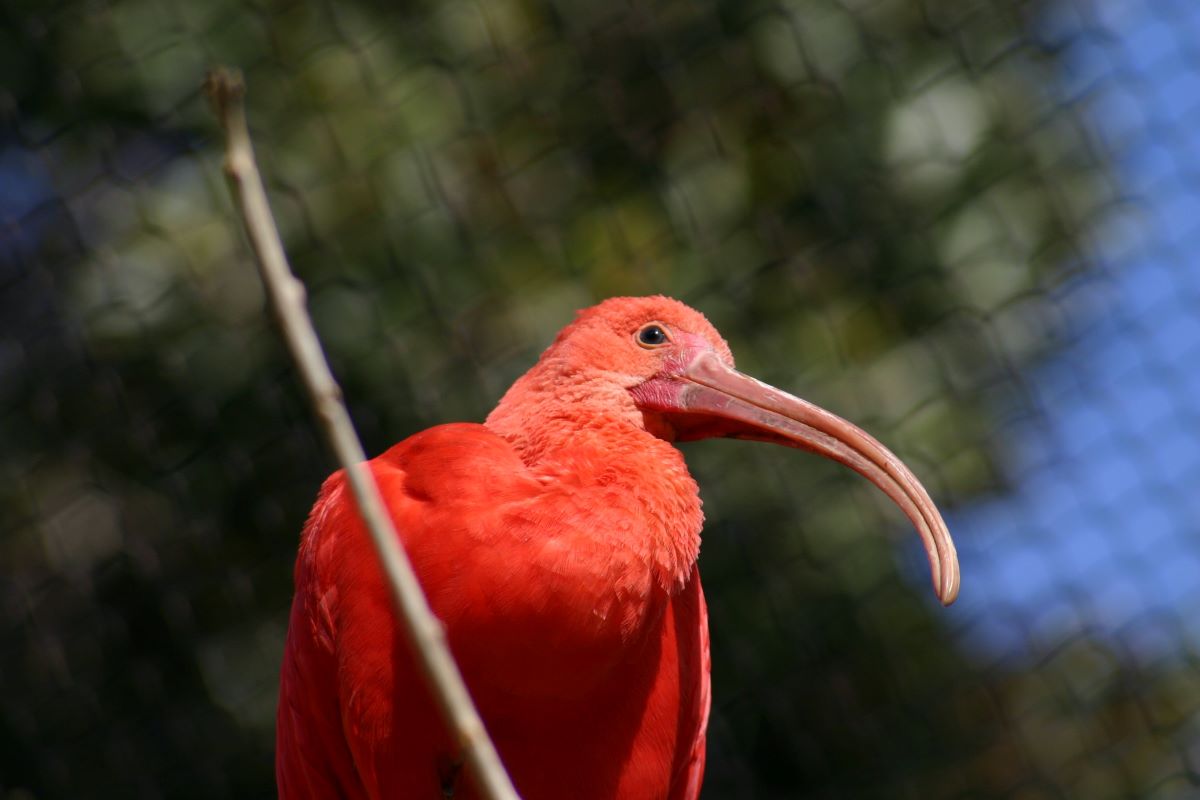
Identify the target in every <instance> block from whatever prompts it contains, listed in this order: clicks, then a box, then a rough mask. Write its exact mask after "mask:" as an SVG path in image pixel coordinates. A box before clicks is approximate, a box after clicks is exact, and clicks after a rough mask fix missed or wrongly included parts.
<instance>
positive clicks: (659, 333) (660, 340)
mask: <svg viewBox="0 0 1200 800" xmlns="http://www.w3.org/2000/svg"><path fill="white" fill-rule="evenodd" d="M637 340H638V344H640V345H642V346H643V347H658V346H659V345H661V344H666V343H667V342H668V341H669V337H668V336H667V332H666V331H664V330H663V328H662V326H661V325H656V324H654V323H651V324H649V325H647V326H646V327H644V328H642V329H641V330H639V331H638V332H637Z"/></svg>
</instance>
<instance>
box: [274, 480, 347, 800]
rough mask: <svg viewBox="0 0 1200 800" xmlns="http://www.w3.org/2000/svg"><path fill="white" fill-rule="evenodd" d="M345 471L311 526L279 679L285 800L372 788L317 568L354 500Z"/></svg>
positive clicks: (331, 596) (280, 779)
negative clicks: (356, 752) (352, 736)
mask: <svg viewBox="0 0 1200 800" xmlns="http://www.w3.org/2000/svg"><path fill="white" fill-rule="evenodd" d="M345 493H346V487H345V482H344V480H343V478H342V474H341V473H340V472H339V473H337V474H335V475H333V476H331V477H330V478H329V479H328V480H327V481H325V484H324V486H323V487H322V488H321V494H320V497H319V498H318V500H317V503H316V505H315V506H313V510H312V513H311V514H310V515H309V518H308V522H307V524H306V525H305V526H304V534H303V539H302V542H301V549H300V556H299V558H297V560H296V571H295V581H296V596H295V598H294V600H293V601H292V611H291V617H290V619H289V622H288V637H287V644H286V646H285V648H284V656H283V666H282V669H281V670H280V675H279V708H278V710H277V712H276V729H275V736H276V742H275V778H276V782H277V784H278V789H279V797H280V799H281V800H309V799H310V798H311V800H317V798H323V797H343V798H348V800H349V799H353V800H358V798H365V797H366V796H367V795H366V791H365V789H364V787H363V785H362V781H361V779H360V778H359V776H358V772H357V770H356V768H355V765H354V760H353V758H352V756H351V754H350V748H349V746H348V744H347V742H346V738H345V736H344V734H343V731H342V719H341V708H340V705H339V702H338V694H337V691H336V688H335V687H336V685H337V672H338V669H337V659H336V653H335V636H334V623H333V619H332V613H331V612H332V607H333V605H334V604H335V603H336V597H337V590H336V587H334V586H329V585H326V584H324V582H323V581H322V580H320V578H319V576H318V574H317V569H316V566H317V564H316V554H317V550H318V547H317V545H318V544H319V543H320V542H323V541H328V540H329V539H331V538H334V537H335V536H336V530H335V528H336V525H337V524H338V514H337V511H338V509H339V507H340V506H341V505H343V504H345V503H346V498H345Z"/></svg>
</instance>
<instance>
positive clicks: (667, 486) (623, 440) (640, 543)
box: [486, 383, 704, 594]
mask: <svg viewBox="0 0 1200 800" xmlns="http://www.w3.org/2000/svg"><path fill="white" fill-rule="evenodd" d="M518 386H519V383H518ZM516 388H518V387H516V386H515V387H514V389H516ZM596 388H597V389H599V388H600V387H596ZM619 391H620V392H621V395H622V396H621V397H619V398H618V397H613V398H609V400H610V401H611V402H603V398H602V397H597V394H596V392H591V391H588V390H586V389H585V390H584V391H582V392H580V391H566V392H544V391H536V390H533V391H528V392H523V393H520V394H518V395H516V396H514V395H513V393H512V392H510V393H509V395H506V396H505V398H504V400H502V401H501V403H500V405H499V406H497V408H496V410H495V411H493V412H492V413H491V414H490V415H489V416H488V419H487V422H486V425H487V426H488V427H489V428H491V429H492V430H493V431H495V432H496V433H498V434H499V435H500V436H502V437H504V438H505V439H507V440H508V441H509V442H510V443H511V444H512V446H513V448H514V450H516V452H517V453H518V454H519V455H520V457H521V459H522V460H523V461H524V462H525V464H526V466H527V467H528V468H529V469H530V471H531V472H532V473H533V474H534V475H535V476H536V477H537V478H538V479H539V480H541V481H543V483H545V484H546V485H547V487H548V488H550V487H555V488H559V489H561V490H563V491H565V492H567V493H569V494H570V495H571V497H572V498H573V499H574V501H575V502H574V503H573V505H574V506H575V507H576V508H580V509H589V510H590V513H592V514H594V516H595V520H594V523H595V531H596V533H597V534H598V535H602V536H603V537H604V538H605V541H606V542H608V543H610V544H611V545H612V546H613V547H614V548H622V549H624V550H625V551H626V552H627V553H628V554H630V555H632V556H633V557H634V558H635V560H636V561H637V562H640V563H644V564H645V565H646V566H647V567H649V569H650V571H651V573H652V574H653V577H654V579H655V582H656V583H657V584H658V585H659V586H660V587H661V588H662V589H664V590H666V591H667V592H668V593H670V594H674V593H676V592H677V591H678V590H680V589H681V588H682V587H683V586H684V584H686V583H687V581H688V579H689V577H690V576H691V573H692V567H693V566H694V564H695V562H696V557H697V555H698V554H699V549H700V528H701V526H702V524H703V521H704V515H703V513H702V511H701V508H700V495H699V490H698V488H697V486H696V482H695V480H694V479H693V478H692V476H691V474H690V473H689V472H688V469H687V464H686V463H685V462H684V459H683V454H682V453H680V452H679V450H678V449H676V448H675V447H674V446H673V445H672V444H670V443H669V442H667V441H664V440H662V439H660V438H658V437H656V436H654V435H653V434H651V433H650V432H648V431H647V430H646V429H645V427H644V423H643V421H642V415H641V412H640V411H638V410H637V409H636V408H635V407H634V406H633V404H632V403H631V402H629V400H628V397H627V396H625V395H627V393H626V392H625V390H623V389H621V390H619ZM582 397H586V398H588V400H587V401H586V402H581V398H582Z"/></svg>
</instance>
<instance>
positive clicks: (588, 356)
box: [488, 297, 959, 605]
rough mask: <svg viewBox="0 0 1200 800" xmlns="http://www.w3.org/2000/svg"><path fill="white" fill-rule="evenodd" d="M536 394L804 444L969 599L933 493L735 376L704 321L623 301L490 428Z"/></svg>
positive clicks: (697, 434) (655, 300)
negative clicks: (876, 505) (896, 515)
mask: <svg viewBox="0 0 1200 800" xmlns="http://www.w3.org/2000/svg"><path fill="white" fill-rule="evenodd" d="M528 393H533V394H538V395H542V396H546V395H547V394H553V396H554V397H555V398H556V401H558V402H559V403H561V404H562V405H566V406H571V407H575V408H578V409H581V410H584V411H586V410H589V409H596V408H599V407H601V406H603V407H605V408H608V409H612V410H615V411H619V412H620V413H629V414H631V415H634V416H635V417H637V419H638V421H639V422H640V424H641V425H642V426H643V427H644V428H645V429H646V430H647V431H649V432H651V433H653V434H654V435H656V436H659V437H660V438H663V439H667V440H671V441H691V440H695V439H707V438H714V437H725V438H734V439H751V440H756V441H763V442H773V443H775V444H781V445H786V446H788V447H796V448H800V449H804V450H809V451H811V452H814V453H817V454H819V455H822V456H825V457H826V458H830V459H832V460H834V461H837V462H839V463H841V464H844V465H846V466H848V467H850V468H851V469H853V470H855V471H856V472H858V473H859V474H861V475H863V476H864V477H866V478H867V479H868V480H870V481H871V482H872V483H874V484H875V485H876V486H878V487H879V488H880V489H881V490H882V491H883V492H884V493H885V494H887V496H888V497H890V498H891V499H892V501H893V502H895V503H896V505H898V506H899V507H900V509H901V510H902V511H904V513H905V514H906V515H907V516H908V518H909V519H910V520H911V521H912V523H913V525H914V526H915V527H916V529H917V532H918V533H919V534H920V535H921V539H922V541H923V542H924V545H925V550H926V553H927V554H928V556H929V564H930V568H931V571H932V575H933V585H934V590H935V591H936V592H937V596H938V599H940V600H941V601H942V602H943V603H945V604H947V605H949V604H950V603H952V602H953V601H954V599H955V597H957V595H958V587H959V570H958V557H957V555H956V554H955V550H954V543H953V541H952V540H951V538H950V533H949V531H948V530H947V528H946V524H945V522H944V521H943V520H942V516H941V514H940V513H939V512H938V510H937V507H936V506H935V505H934V503H933V500H932V499H931V498H930V497H929V493H928V492H927V491H926V490H925V488H924V487H923V486H922V485H921V483H920V481H918V480H917V478H916V476H915V475H913V473H912V471H911V470H909V469H908V467H906V466H905V465H904V464H903V463H902V462H901V461H900V459H899V458H897V457H896V456H895V455H894V454H893V453H892V452H891V451H890V450H888V449H887V448H886V447H884V446H883V445H882V444H880V443H879V442H878V441H877V440H876V439H875V438H874V437H872V436H871V435H870V434H868V433H866V432H865V431H863V430H862V429H861V428H859V427H857V426H856V425H854V424H852V423H850V422H847V421H846V420H844V419H842V418H841V417H838V416H836V415H834V414H832V413H830V412H828V411H825V410H824V409H822V408H820V407H819V406H816V405H814V404H812V403H810V402H808V401H806V400H802V399H800V398H798V397H795V396H793V395H790V394H788V393H787V392H783V391H781V390H779V389H776V388H774V387H773V386H769V385H767V384H765V383H763V382H761V381H759V380H756V379H754V378H751V377H749V376H748V375H744V374H742V373H740V372H738V371H737V370H736V369H734V365H733V355H732V353H731V352H730V350H729V345H728V344H726V343H725V340H724V339H723V338H722V337H721V335H720V334H719V333H718V332H717V330H716V328H714V327H713V326H712V324H711V323H709V321H708V320H707V319H706V318H705V317H704V315H703V314H701V313H700V312H698V311H696V310H695V309H692V308H690V307H688V306H686V305H684V304H683V303H680V302H678V301H677V300H672V299H670V298H667V297H618V298H612V299H610V300H606V301H604V302H603V303H600V304H599V305H596V306H593V307H591V308H588V309H585V310H584V311H581V312H580V313H579V316H578V317H577V318H576V320H575V321H574V322H573V323H571V324H570V325H568V326H567V327H566V328H564V329H563V331H562V332H561V333H560V334H559V335H558V337H557V338H556V339H555V341H554V344H552V345H551V346H550V347H549V348H548V349H547V350H546V352H545V353H544V354H543V356H542V359H541V361H539V364H538V366H537V367H535V368H534V369H533V370H531V371H530V372H529V373H528V374H527V375H526V376H525V377H524V378H522V379H521V381H518V383H517V385H515V386H514V387H513V389H512V390H510V393H509V396H506V398H505V400H504V401H502V402H501V405H500V407H499V408H497V410H496V412H493V415H492V417H489V420H488V421H489V424H491V423H493V421H496V422H500V421H501V420H500V418H502V417H504V416H505V414H506V413H507V411H508V408H506V407H511V406H513V405H516V404H517V403H514V402H513V401H514V400H517V399H518V398H520V397H521V396H522V395H526V394H528Z"/></svg>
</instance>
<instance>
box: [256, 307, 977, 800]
mask: <svg viewBox="0 0 1200 800" xmlns="http://www.w3.org/2000/svg"><path fill="white" fill-rule="evenodd" d="M716 436H722V437H732V438H738V439H756V440H759V441H766V442H775V443H777V444H783V445H787V446H790V447H799V448H802V449H805V450H811V451H814V452H816V453H819V454H821V455H824V456H827V457H829V458H832V459H835V460H837V461H840V462H841V463H843V464H846V465H848V466H850V467H851V468H853V469H855V470H857V471H858V472H860V473H861V474H863V475H864V476H866V477H867V478H869V479H870V480H871V481H872V482H874V483H875V484H876V485H878V486H879V487H880V488H881V489H882V490H883V491H884V492H886V493H887V494H888V496H889V497H891V498H892V500H893V501H895V502H896V503H897V504H898V505H899V506H900V507H901V509H903V510H904V512H905V513H906V514H907V515H908V517H909V518H910V519H911V520H912V521H913V523H914V524H915V526H916V528H917V530H918V532H919V533H920V534H921V536H922V538H923V539H924V543H925V548H926V550H927V552H928V555H929V561H930V565H931V568H932V571H933V581H934V586H935V588H936V591H937V594H938V597H939V598H940V599H941V600H942V601H943V602H944V603H950V602H952V601H953V600H954V597H955V595H956V594H957V593H958V562H957V559H956V556H955V553H954V545H953V543H952V542H951V540H950V535H949V533H948V531H947V530H946V526H945V523H944V522H943V521H942V518H941V516H940V515H939V514H938V511H937V509H936V508H935V507H934V504H933V501H932V500H930V498H929V495H928V494H927V493H926V492H925V490H924V489H923V488H922V487H921V485H920V483H919V482H918V481H917V479H916V478H915V477H914V476H913V474H912V473H911V472H910V471H909V470H908V469H907V468H906V467H904V465H903V464H901V463H900V461H899V460H898V459H897V458H896V457H895V456H894V455H892V454H891V453H890V452H889V451H888V450H887V449H886V448H884V447H883V445H881V444H879V443H878V442H877V441H875V440H874V439H872V438H871V437H870V436H869V435H867V434H866V433H864V432H863V431H861V430H859V429H858V428H856V427H855V426H853V425H851V424H850V423H848V422H846V421H844V420H842V419H840V418H838V417H836V416H834V415H832V414H830V413H828V412H826V411H823V410H821V409H820V408H817V407H816V406H813V405H812V404H810V403H807V402H805V401H803V400H800V399H798V398H796V397H793V396H791V395H788V394H786V393H784V392H781V391H779V390H778V389H774V388H772V387H770V386H767V385H766V384H764V383H760V382H759V381H757V380H755V379H753V378H750V377H747V376H745V375H743V374H741V373H739V372H737V371H735V370H734V368H733V356H732V355H731V354H730V351H729V346H728V345H727V344H726V343H725V341H724V340H723V339H722V338H721V336H720V334H718V333H717V331H716V329H714V328H713V326H712V325H711V324H709V322H708V320H706V319H705V318H704V316H703V315H701V314H700V313H699V312H697V311H694V310H693V309H691V308H689V307H687V306H685V305H683V304H682V303H679V302H677V301H675V300H670V299H668V298H665V297H645V298H616V299H612V300H608V301H605V302H603V303H601V304H599V305H597V306H595V307H593V308H590V309H587V310H585V311H582V312H580V314H579V315H578V317H577V318H576V320H575V321H574V322H573V323H572V324H570V325H568V326H567V327H566V328H565V329H564V330H563V331H562V332H561V333H560V334H559V335H558V338H557V339H556V340H555V341H554V343H553V344H552V345H551V346H550V348H549V349H547V350H546V352H545V353H543V354H542V357H541V359H540V360H539V361H538V363H537V364H535V365H534V367H533V368H532V369H531V370H529V372H527V373H525V375H524V376H522V377H521V378H520V379H519V380H518V381H517V382H516V383H515V384H514V385H513V386H512V388H511V389H509V391H508V393H507V394H505V396H504V398H503V399H502V400H501V401H500V404H499V405H498V406H497V407H496V409H495V410H494V411H493V412H492V413H491V414H490V415H489V416H488V418H487V421H486V422H485V423H484V424H482V425H476V424H451V425H440V426H438V427H435V428H431V429H429V430H427V431H424V432H423V433H418V434H416V435H415V436H412V437H410V438H408V439H406V440H404V441H403V442H401V443H400V444H398V445H395V446H394V447H392V448H391V449H390V450H388V451H387V452H386V453H384V454H383V455H381V456H379V457H378V458H376V459H374V460H372V461H371V462H370V466H371V469H372V471H373V473H374V475H375V480H376V481H377V482H378V484H379V488H380V491H381V493H382V495H383V497H384V499H385V501H386V502H387V505H388V507H389V508H390V511H391V514H392V517H393V519H394V520H395V523H396V528H397V530H398V531H399V532H400V536H401V538H402V539H403V542H404V546H405V548H406V549H407V551H408V554H409V556H410V558H411V559H412V562H413V567H414V568H415V570H416V573H417V576H418V577H419V578H420V581H421V584H422V586H423V587H424V589H425V591H426V593H427V594H428V597H429V602H430V605H431V606H432V608H433V610H434V611H435V612H436V613H437V615H438V617H439V618H440V619H441V620H442V622H443V623H444V624H445V627H446V631H447V636H448V639H449V643H450V647H451V650H452V651H453V653H454V656H455V658H456V659H457V661H458V663H459V666H460V668H461V670H462V673H463V677H464V679H465V680H466V683H467V686H468V687H469V688H470V690H471V694H472V696H473V698H474V700H475V702H476V704H477V705H478V708H479V712H480V714H481V715H482V717H483V719H484V721H485V722H486V724H487V728H488V731H489V733H490V734H491V735H492V738H493V740H494V741H495V743H496V747H497V749H498V751H499V753H500V756H501V758H502V759H503V761H504V764H505V766H506V767H507V768H508V770H509V773H510V775H511V776H512V778H513V781H514V783H515V785H516V787H517V790H518V791H519V792H520V793H521V795H522V797H524V798H526V800H537V798H695V797H697V796H698V794H699V791H700V781H701V778H702V776H703V772H704V744H705V728H706V725H707V722H708V712H709V704H710V698H711V695H710V683H709V665H710V662H709V642H708V620H707V613H706V610H705V605H704V595H703V593H702V591H701V588H700V576H699V574H698V573H697V570H696V556H697V553H698V552H699V549H700V527H701V522H702V520H703V515H702V514H701V511H700V496H699V493H698V490H697V487H696V482H695V481H694V480H693V479H692V476H691V475H690V474H688V470H687V466H686V465H685V464H684V460H683V456H682V454H681V453H680V452H679V451H678V450H677V449H676V448H675V447H674V446H672V442H676V441H687V440H692V439H704V438H709V437H716ZM295 580H296V596H295V601H294V603H293V605H292V614H291V620H290V624H289V628H288V639H287V647H286V652H285V655H284V662H283V671H282V677H281V687H280V698H279V715H278V742H277V745H278V748H277V753H276V775H277V778H278V782H279V794H280V797H281V798H285V799H290V798H335V797H341V798H442V797H451V796H452V797H455V798H471V797H476V796H477V795H476V792H475V789H474V787H473V785H472V781H471V777H470V775H468V774H464V773H465V770H464V769H462V767H461V764H462V762H461V759H460V754H459V753H458V752H457V751H456V747H455V745H454V740H453V739H452V737H451V736H450V734H449V733H448V732H447V730H446V727H445V726H444V724H443V723H442V721H441V719H440V717H439V715H438V712H437V708H436V707H435V705H434V701H433V700H432V698H431V696H430V695H429V693H428V691H427V690H426V688H425V684H424V681H423V678H422V675H421V673H420V672H419V669H418V667H417V666H416V663H415V661H414V659H413V656H412V654H411V652H410V650H409V647H408V645H407V643H406V642H405V641H404V639H403V636H402V634H401V631H400V629H399V627H398V625H397V623H396V621H395V618H394V616H393V612H392V607H391V603H390V599H389V594H388V592H387V591H386V589H385V586H384V583H383V577H382V573H381V571H380V569H379V567H378V565H377V562H376V557H375V553H374V551H373V550H372V548H371V544H370V541H369V539H368V537H367V535H366V532H365V530H364V529H363V526H362V524H361V523H360V521H359V517H358V513H357V511H356V508H355V506H354V502H353V500H352V498H351V495H350V492H349V489H348V487H347V485H346V481H345V478H344V475H343V473H341V472H338V473H335V474H334V475H333V476H332V477H330V478H329V479H328V480H327V481H326V482H325V485H324V486H323V487H322V489H321V493H320V496H319V498H318V499H317V503H316V505H315V506H314V508H313V510H312V514H311V515H310V516H309V519H308V523H307V524H306V526H305V529H304V534H303V537H302V541H301V544H300V554H299V558H298V560H297V563H296V575H295Z"/></svg>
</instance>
